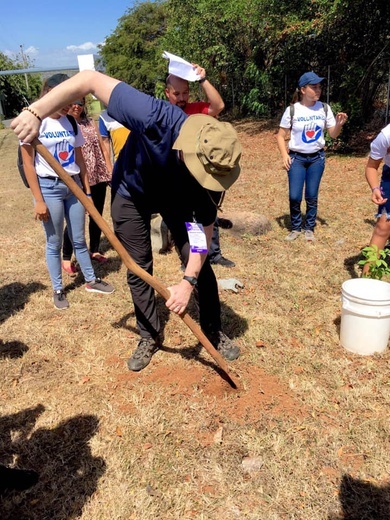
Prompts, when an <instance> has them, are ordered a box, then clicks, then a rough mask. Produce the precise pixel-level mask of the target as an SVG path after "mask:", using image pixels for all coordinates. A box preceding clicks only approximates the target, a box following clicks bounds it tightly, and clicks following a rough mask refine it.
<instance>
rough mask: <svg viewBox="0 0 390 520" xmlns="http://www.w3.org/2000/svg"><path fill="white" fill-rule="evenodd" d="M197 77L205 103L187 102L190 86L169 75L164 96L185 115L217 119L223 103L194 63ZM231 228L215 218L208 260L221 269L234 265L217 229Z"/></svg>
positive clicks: (223, 220) (226, 221)
mask: <svg viewBox="0 0 390 520" xmlns="http://www.w3.org/2000/svg"><path fill="white" fill-rule="evenodd" d="M192 65H193V67H194V69H195V72H196V74H197V75H198V77H199V78H200V79H199V84H200V85H201V86H202V89H203V91H204V93H205V96H206V98H207V102H205V101H195V102H192V103H191V102H189V97H190V86H189V83H188V81H187V80H185V79H182V78H179V77H178V76H175V75H173V74H169V76H168V77H167V79H166V88H165V94H166V96H167V99H168V101H169V102H170V103H171V104H172V105H176V106H178V107H179V108H181V109H182V110H183V111H184V112H185V113H186V114H187V115H189V116H191V115H194V114H205V115H209V116H214V117H217V116H218V115H219V114H220V112H222V110H223V109H224V108H225V103H224V102H223V99H222V97H221V96H220V94H219V92H218V90H217V89H216V88H215V87H214V86H213V85H212V84H211V83H210V81H209V80H208V79H207V77H206V71H205V69H203V68H202V67H200V66H199V65H197V64H196V63H193V64H192ZM232 226H233V224H232V222H231V221H230V220H228V219H224V218H220V217H217V218H216V220H215V223H214V229H213V236H212V239H211V245H210V250H209V260H210V263H211V264H217V265H222V266H223V267H234V266H235V265H236V264H235V263H234V262H232V260H229V259H228V258H225V257H224V256H223V255H222V252H221V246H220V241H219V228H220V227H221V228H224V229H230V228H231V227H232Z"/></svg>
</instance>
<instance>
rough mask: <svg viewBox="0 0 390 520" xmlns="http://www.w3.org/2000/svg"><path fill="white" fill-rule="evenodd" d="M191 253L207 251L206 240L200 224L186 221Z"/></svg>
mask: <svg viewBox="0 0 390 520" xmlns="http://www.w3.org/2000/svg"><path fill="white" fill-rule="evenodd" d="M186 228H187V233H188V239H189V241H190V248H191V253H207V240H206V234H205V232H204V229H203V226H202V224H198V223H197V222H186Z"/></svg>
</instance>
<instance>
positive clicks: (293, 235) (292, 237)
mask: <svg viewBox="0 0 390 520" xmlns="http://www.w3.org/2000/svg"><path fill="white" fill-rule="evenodd" d="M300 235H301V232H300V231H297V230H296V229H293V230H292V231H291V233H289V234H288V235H287V236H286V238H285V239H284V240H289V241H290V242H291V240H295V239H296V238H298V237H299V236H300Z"/></svg>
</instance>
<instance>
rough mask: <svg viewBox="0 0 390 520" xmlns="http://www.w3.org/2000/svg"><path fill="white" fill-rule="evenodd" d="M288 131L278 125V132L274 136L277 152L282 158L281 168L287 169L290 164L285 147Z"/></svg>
mask: <svg viewBox="0 0 390 520" xmlns="http://www.w3.org/2000/svg"><path fill="white" fill-rule="evenodd" d="M288 133H289V130H288V128H282V127H279V132H278V133H277V136H276V142H277V144H278V148H279V152H280V155H281V156H282V160H283V168H284V169H285V170H287V171H288V170H289V169H290V166H291V157H290V156H289V155H288V150H287V147H286V139H287V135H288Z"/></svg>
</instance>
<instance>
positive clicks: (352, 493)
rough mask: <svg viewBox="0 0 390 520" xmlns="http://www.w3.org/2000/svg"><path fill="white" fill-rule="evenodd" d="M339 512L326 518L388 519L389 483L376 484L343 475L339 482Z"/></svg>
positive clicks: (347, 519)
mask: <svg viewBox="0 0 390 520" xmlns="http://www.w3.org/2000/svg"><path fill="white" fill-rule="evenodd" d="M339 497H340V505H341V514H340V515H337V516H329V517H328V520H341V519H346V520H389V518H390V485H389V484H387V485H385V486H376V485H374V484H372V483H371V482H365V481H363V480H359V479H354V478H353V477H351V475H343V477H342V480H341V484H340V491H339Z"/></svg>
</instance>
